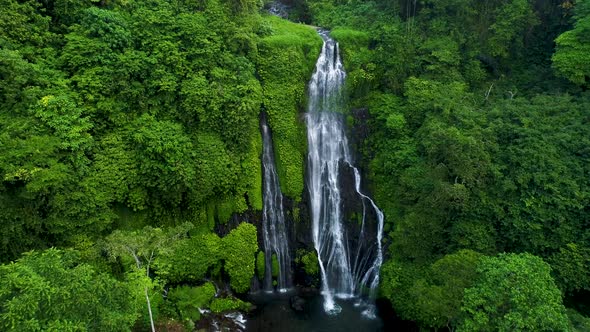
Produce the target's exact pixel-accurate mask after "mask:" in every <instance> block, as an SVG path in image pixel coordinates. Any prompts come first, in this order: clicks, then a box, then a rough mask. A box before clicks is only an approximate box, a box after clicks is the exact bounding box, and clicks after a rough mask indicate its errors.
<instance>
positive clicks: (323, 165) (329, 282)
mask: <svg viewBox="0 0 590 332" xmlns="http://www.w3.org/2000/svg"><path fill="white" fill-rule="evenodd" d="M319 34H320V36H321V37H322V39H323V40H324V43H323V46H322V51H321V54H320V56H319V58H318V60H317V63H316V68H315V71H314V73H313V76H312V77H311V80H310V82H309V104H308V110H307V111H308V113H307V117H306V120H307V139H308V148H309V151H308V164H307V184H308V189H309V197H310V210H311V220H312V236H313V242H314V247H315V250H316V251H317V254H318V260H319V265H320V272H321V278H322V284H321V291H322V295H323V296H324V310H325V311H326V312H327V313H331V314H337V313H338V312H340V310H341V307H340V306H339V305H338V304H337V303H336V300H335V299H336V298H340V299H351V298H357V299H359V304H361V302H362V301H361V300H360V298H361V296H362V295H368V296H369V297H374V295H375V294H374V293H375V291H376V288H377V286H378V284H379V270H380V268H381V264H382V260H383V258H382V246H381V238H382V233H383V214H382V213H381V211H380V210H379V209H378V208H377V206H376V205H375V203H374V202H373V201H372V200H371V199H370V198H369V197H368V196H366V195H364V194H363V193H362V192H361V189H360V188H361V184H360V181H361V177H360V172H359V171H358V169H356V168H355V167H354V166H353V163H352V157H351V153H350V150H349V147H348V140H347V138H346V133H345V124H344V115H343V111H344V96H343V89H344V82H345V78H346V73H345V71H344V67H343V65H342V61H341V59H340V53H339V48H338V43H336V42H335V41H334V40H333V39H331V38H330V37H329V36H328V33H327V32H326V31H319ZM344 169H348V174H353V181H354V185H355V188H354V190H355V191H356V194H357V196H358V200H360V201H362V205H363V213H362V219H361V221H360V226H359V233H358V234H347V227H346V225H345V221H344V218H343V206H342V205H343V198H342V196H343V193H342V190H343V189H342V183H341V182H342V181H341V180H342V176H345V173H346V172H344V171H343V170H344ZM351 170H352V172H351ZM367 202H368V204H367ZM367 209H373V210H374V214H375V215H376V219H377V220H376V223H377V225H376V230H375V231H374V232H370V231H368V227H369V225H367V223H366V221H367V220H366V216H367V213H366V212H367ZM373 233H374V234H373ZM372 235H374V236H372ZM367 315H369V316H371V315H374V312H373V309H371V308H368V309H367Z"/></svg>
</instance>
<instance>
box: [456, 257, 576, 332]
mask: <svg viewBox="0 0 590 332" xmlns="http://www.w3.org/2000/svg"><path fill="white" fill-rule="evenodd" d="M550 270H551V269H550V267H549V265H548V264H547V263H545V262H543V260H542V259H541V258H539V257H536V256H534V255H531V254H528V253H524V254H500V255H498V256H496V257H483V258H481V262H480V265H479V266H478V268H477V272H478V273H479V278H478V280H477V281H476V283H475V284H474V285H473V287H470V288H468V289H466V290H465V295H464V298H463V305H462V307H461V311H462V313H463V315H464V316H463V319H462V321H461V322H460V323H459V328H458V330H457V331H569V330H570V329H569V322H568V318H567V315H566V311H565V307H564V306H563V304H562V300H561V293H560V292H559V289H558V288H557V286H556V285H555V283H554V281H553V279H552V278H551V275H550Z"/></svg>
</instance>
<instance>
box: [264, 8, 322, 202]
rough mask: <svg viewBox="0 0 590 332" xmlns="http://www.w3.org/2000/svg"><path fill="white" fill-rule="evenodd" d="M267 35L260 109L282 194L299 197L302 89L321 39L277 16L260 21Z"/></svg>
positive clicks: (302, 147)
mask: <svg viewBox="0 0 590 332" xmlns="http://www.w3.org/2000/svg"><path fill="white" fill-rule="evenodd" d="M264 20H265V23H266V25H267V26H269V27H270V28H269V35H268V36H266V37H264V38H262V39H261V41H260V43H259V45H258V50H259V55H258V58H257V72H258V75H259V77H260V80H261V82H262V91H263V107H264V110H265V111H266V113H267V114H268V120H269V126H270V127H271V129H272V131H273V142H274V149H275V157H276V158H275V159H276V163H277V170H278V174H279V178H280V183H281V190H282V192H283V194H285V195H286V196H289V197H291V198H293V199H295V200H296V201H299V200H300V199H301V194H302V192H303V183H304V179H303V177H304V166H305V155H306V149H307V146H306V136H305V127H304V124H303V122H302V121H301V117H300V114H299V112H300V110H302V109H304V107H305V103H306V102H305V99H306V94H305V87H306V83H307V81H308V80H309V77H310V76H311V73H312V72H313V68H314V64H315V61H316V59H317V56H318V54H319V51H320V48H321V45H322V40H321V38H320V37H319V36H318V34H317V33H316V31H315V30H314V29H313V28H311V27H309V26H305V25H301V24H295V23H291V22H288V21H285V20H282V19H279V18H276V17H267V18H265V19H264Z"/></svg>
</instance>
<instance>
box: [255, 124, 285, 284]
mask: <svg viewBox="0 0 590 332" xmlns="http://www.w3.org/2000/svg"><path fill="white" fill-rule="evenodd" d="M260 128H261V131H262V141H263V148H262V168H263V172H264V174H263V180H262V182H263V183H262V185H263V211H262V228H263V229H262V236H263V240H264V260H265V272H264V273H265V275H264V285H263V287H264V290H265V291H272V290H273V289H274V288H275V285H274V284H273V277H275V276H273V265H275V266H276V265H278V275H276V288H277V290H278V291H280V292H284V291H286V290H287V289H288V288H289V287H291V255H290V253H289V238H288V237H287V229H286V228H287V227H286V225H285V213H284V211H283V194H282V193H281V188H280V186H279V177H278V175H277V171H276V167H275V160H274V152H273V146H272V138H271V133H270V128H269V127H268V124H267V123H266V118H265V117H263V118H262V119H261V120H260ZM275 274H276V272H275Z"/></svg>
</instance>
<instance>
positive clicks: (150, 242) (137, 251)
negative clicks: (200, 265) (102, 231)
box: [106, 223, 193, 332]
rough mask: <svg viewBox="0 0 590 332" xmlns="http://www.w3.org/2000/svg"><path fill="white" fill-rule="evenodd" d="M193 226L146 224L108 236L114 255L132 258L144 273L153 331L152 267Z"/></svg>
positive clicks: (111, 251)
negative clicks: (135, 229)
mask: <svg viewBox="0 0 590 332" xmlns="http://www.w3.org/2000/svg"><path fill="white" fill-rule="evenodd" d="M192 227H193V225H192V224H190V223H186V224H183V225H180V226H178V227H175V228H171V229H168V230H166V231H164V230H162V229H160V228H152V227H150V226H146V227H145V228H144V229H142V230H141V231H121V230H116V231H114V232H113V233H112V234H111V235H109V236H108V237H107V243H106V249H107V251H108V252H109V253H110V255H112V256H113V257H128V258H132V259H133V262H134V263H135V268H136V269H137V271H142V273H144V275H145V278H146V280H145V281H144V286H143V292H144V295H145V300H146V304H147V308H148V313H149V316H150V324H151V328H152V332H155V331H156V329H155V327H154V318H153V314H152V306H151V303H150V296H149V288H150V287H149V284H150V282H149V280H150V279H149V278H150V268H151V265H152V263H153V261H154V259H155V258H156V257H157V256H158V255H159V254H161V253H163V252H166V251H167V250H169V248H170V244H171V243H172V242H174V241H175V240H177V239H180V238H182V237H184V236H185V235H186V233H187V232H188V231H189V230H190V229H191V228H192Z"/></svg>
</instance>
